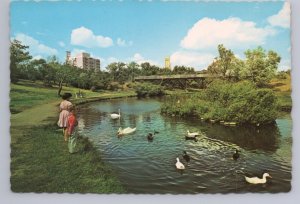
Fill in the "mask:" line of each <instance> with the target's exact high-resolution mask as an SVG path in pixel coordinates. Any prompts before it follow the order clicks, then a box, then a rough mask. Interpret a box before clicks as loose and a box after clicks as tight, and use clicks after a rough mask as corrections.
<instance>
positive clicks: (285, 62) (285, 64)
mask: <svg viewBox="0 0 300 204" xmlns="http://www.w3.org/2000/svg"><path fill="white" fill-rule="evenodd" d="M291 67H292V66H291V60H290V59H285V60H282V61H281V62H280V64H279V65H278V70H279V71H286V70H288V69H291Z"/></svg>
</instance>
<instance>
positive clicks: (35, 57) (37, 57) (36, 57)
mask: <svg viewBox="0 0 300 204" xmlns="http://www.w3.org/2000/svg"><path fill="white" fill-rule="evenodd" d="M42 58H43V56H41V55H36V56H34V57H33V58H32V59H34V60H39V59H42Z"/></svg>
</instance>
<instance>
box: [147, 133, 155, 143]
mask: <svg viewBox="0 0 300 204" xmlns="http://www.w3.org/2000/svg"><path fill="white" fill-rule="evenodd" d="M147 139H148V141H149V142H152V141H153V139H154V136H153V134H152V133H149V134H148V135H147Z"/></svg>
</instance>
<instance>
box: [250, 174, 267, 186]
mask: <svg viewBox="0 0 300 204" xmlns="http://www.w3.org/2000/svg"><path fill="white" fill-rule="evenodd" d="M267 177H269V178H272V177H271V176H270V175H269V174H268V173H264V174H263V178H262V179H260V178H258V177H252V178H250V177H247V176H245V179H246V181H247V182H248V183H252V184H264V183H266V182H267Z"/></svg>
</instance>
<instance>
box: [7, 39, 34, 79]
mask: <svg viewBox="0 0 300 204" xmlns="http://www.w3.org/2000/svg"><path fill="white" fill-rule="evenodd" d="M28 48H29V46H25V45H22V44H21V42H20V41H18V40H13V41H12V42H11V46H10V80H11V82H12V83H15V82H17V81H18V80H19V78H20V77H21V70H22V69H24V68H25V67H26V66H27V65H28V63H29V61H30V59H31V58H32V56H31V55H30V54H29V52H28V51H26V50H27V49H28Z"/></svg>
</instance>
